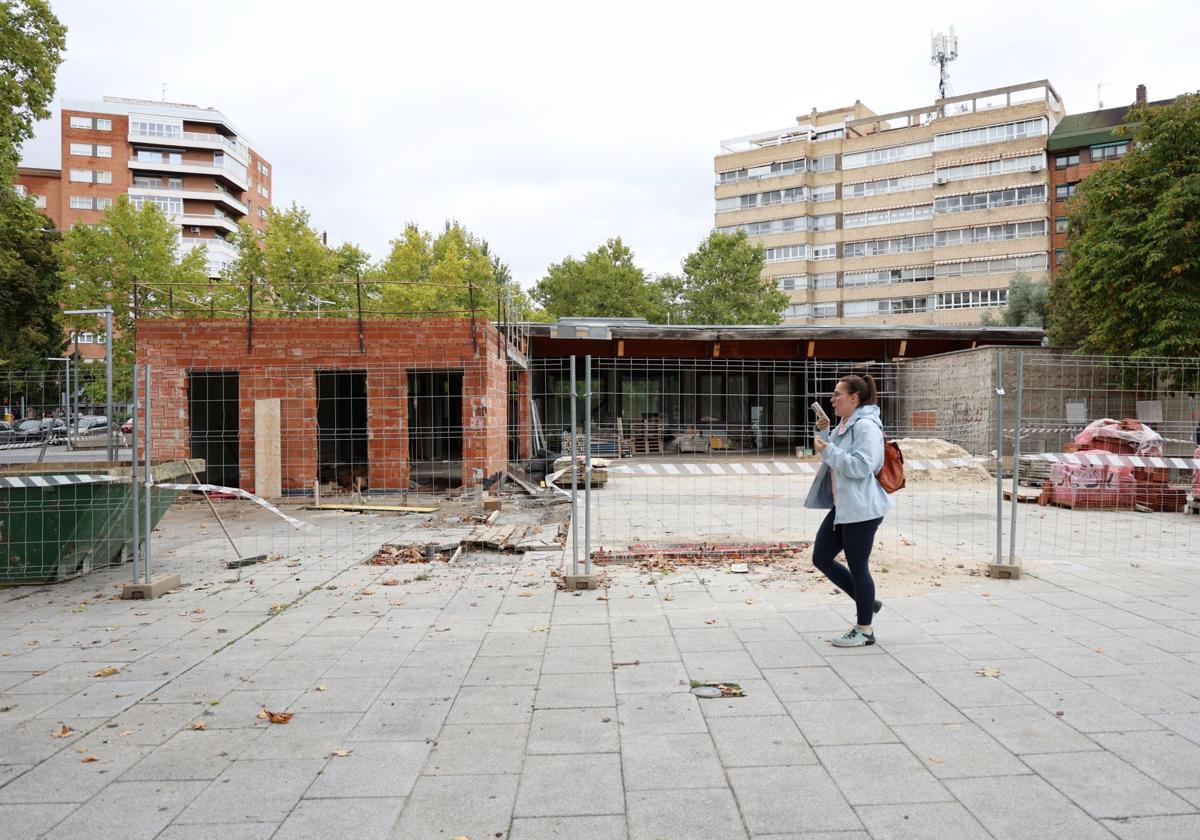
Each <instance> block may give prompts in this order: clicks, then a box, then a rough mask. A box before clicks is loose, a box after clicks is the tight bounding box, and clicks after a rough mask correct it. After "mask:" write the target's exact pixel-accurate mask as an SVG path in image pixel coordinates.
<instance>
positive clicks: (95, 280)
mask: <svg viewBox="0 0 1200 840" xmlns="http://www.w3.org/2000/svg"><path fill="white" fill-rule="evenodd" d="M178 230H179V229H178V228H177V227H176V226H175V225H174V224H172V223H171V222H170V220H168V219H167V217H166V216H164V215H163V213H162V211H161V210H159V209H158V206H157V205H156V204H154V202H152V201H146V202H144V203H143V204H142V206H141V208H140V209H138V208H135V207H134V206H133V204H131V203H130V202H129V199H128V198H127V197H126V196H119V197H118V198H117V200H116V203H115V204H114V205H113V206H112V208H111V209H110V210H108V211H107V212H105V214H104V217H103V218H102V219H101V220H100V222H99V223H98V224H94V225H75V227H73V228H71V229H70V230H68V231H67V232H66V233H64V234H63V238H62V242H61V243H60V244H59V248H58V255H59V262H60V265H61V268H60V271H61V274H62V279H63V281H64V284H65V285H64V287H63V289H62V291H61V293H60V295H59V298H60V302H61V303H62V304H63V308H65V309H98V308H100V307H103V306H105V305H108V306H111V307H112V309H113V332H114V333H115V335H114V336H110V338H111V339H112V341H113V368H114V373H113V376H114V381H117V380H118V373H117V370H118V369H120V371H122V373H121V374H120V377H119V381H120V382H122V383H123V382H125V381H126V380H127V379H128V377H127V375H126V372H127V371H128V370H129V369H130V368H131V366H132V365H133V360H134V359H133V353H134V307H135V303H136V305H137V306H138V307H146V308H147V309H152V310H156V309H159V308H161V309H165V308H166V306H167V301H168V298H169V297H170V298H173V299H175V300H178V301H179V303H180V305H181V307H182V306H185V305H191V301H193V300H194V299H195V298H196V297H199V296H201V294H202V292H203V290H205V289H207V287H208V284H209V281H208V276H207V274H206V271H205V260H204V253H203V252H202V251H201V250H199V249H192V250H188V251H186V252H185V253H184V254H182V255H180V254H179V236H178ZM135 284H137V285H138V286H139V292H138V299H137V301H136V302H135V300H134V285H135ZM195 305H196V306H197V308H199V304H195ZM82 317H84V316H76V317H74V318H71V319H70V323H71V324H72V325H74V326H75V327H77V328H79V329H82V330H90V331H95V330H96V320H95V318H90V316H88V317H89V318H90V320H80V318H82Z"/></svg>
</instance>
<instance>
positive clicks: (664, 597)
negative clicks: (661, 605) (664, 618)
mask: <svg viewBox="0 0 1200 840" xmlns="http://www.w3.org/2000/svg"><path fill="white" fill-rule="evenodd" d="M663 600H664V601H674V600H675V596H674V595H672V594H671V593H670V592H668V593H667V594H666V595H664V596H663Z"/></svg>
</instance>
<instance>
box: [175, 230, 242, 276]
mask: <svg viewBox="0 0 1200 840" xmlns="http://www.w3.org/2000/svg"><path fill="white" fill-rule="evenodd" d="M180 241H181V242H182V244H183V248H184V250H186V251H190V250H192V249H194V248H201V247H203V248H205V249H207V253H206V258H207V270H208V276H209V277H220V276H221V271H222V270H223V269H225V268H227V267H228V266H230V265H233V263H235V262H237V258H238V252H237V248H235V247H234V246H233V244H232V243H229V242H226V241H225V240H224V239H201V238H199V237H193V236H184V237H181V238H180Z"/></svg>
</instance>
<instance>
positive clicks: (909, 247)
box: [842, 234, 933, 258]
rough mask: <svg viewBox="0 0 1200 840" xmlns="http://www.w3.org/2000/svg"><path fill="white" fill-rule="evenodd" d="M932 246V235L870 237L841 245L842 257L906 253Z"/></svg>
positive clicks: (925, 249) (924, 249)
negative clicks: (893, 237)
mask: <svg viewBox="0 0 1200 840" xmlns="http://www.w3.org/2000/svg"><path fill="white" fill-rule="evenodd" d="M932 248H933V235H932V234H923V235H921V236H899V237H896V238H895V239H870V240H867V241H866V242H847V243H846V244H845V245H844V246H843V252H842V256H844V257H847V258H849V257H877V256H881V255H883V254H907V253H910V252H912V251H928V250H931V249H932Z"/></svg>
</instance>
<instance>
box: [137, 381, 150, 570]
mask: <svg viewBox="0 0 1200 840" xmlns="http://www.w3.org/2000/svg"><path fill="white" fill-rule="evenodd" d="M150 368H151V366H150V365H146V399H145V405H146V432H145V435H144V436H143V438H142V448H143V449H145V450H146V469H145V473H146V476H145V480H146V522H145V533H146V546H145V548H144V549H143V551H142V577H143V579H144V582H145V583H150V532H151V531H153V530H154V527H153V524H154V517H153V515H152V512H151V510H150V501H151V496H152V495H153V494H152V493H151V491H152V490H153V488H154V468H153V466H152V462H151V460H150V430H151V428H152V427H151V421H150ZM134 457H135V458H136V457H137V455H136V454H135V455H134Z"/></svg>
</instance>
